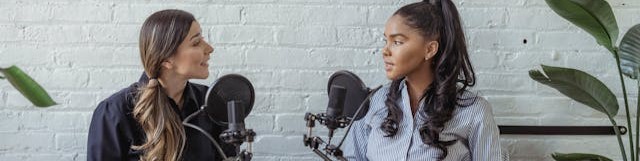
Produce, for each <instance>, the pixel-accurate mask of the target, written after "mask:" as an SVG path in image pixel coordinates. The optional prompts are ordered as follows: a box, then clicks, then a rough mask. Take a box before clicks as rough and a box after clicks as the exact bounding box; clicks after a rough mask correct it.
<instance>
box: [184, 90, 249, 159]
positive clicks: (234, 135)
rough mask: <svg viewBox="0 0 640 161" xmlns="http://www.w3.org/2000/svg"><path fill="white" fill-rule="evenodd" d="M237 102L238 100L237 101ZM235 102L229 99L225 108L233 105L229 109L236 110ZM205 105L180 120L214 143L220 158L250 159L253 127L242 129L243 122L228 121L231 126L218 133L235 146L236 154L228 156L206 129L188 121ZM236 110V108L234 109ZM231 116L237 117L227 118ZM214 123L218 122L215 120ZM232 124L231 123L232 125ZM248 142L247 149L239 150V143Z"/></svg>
mask: <svg viewBox="0 0 640 161" xmlns="http://www.w3.org/2000/svg"><path fill="white" fill-rule="evenodd" d="M238 103H239V102H238ZM236 104H237V102H235V101H229V102H228V103H227V108H231V106H232V107H233V109H231V110H236V108H235V107H236V106H237V105H236ZM204 108H205V106H201V107H200V110H198V111H196V112H194V113H193V114H191V115H189V116H187V118H185V119H184V120H183V121H182V124H183V125H184V126H186V127H190V128H193V129H196V130H198V131H199V132H200V133H202V134H203V135H205V136H206V137H207V138H208V139H209V140H210V141H211V142H212V143H213V145H214V147H215V148H216V150H217V151H218V153H220V156H222V160H224V161H250V160H251V158H252V157H253V153H252V143H253V141H254V137H255V136H256V133H255V132H254V131H253V129H244V123H237V122H234V123H229V125H230V126H232V128H229V129H228V130H225V131H224V132H222V133H221V134H220V139H221V140H222V141H224V142H226V143H230V144H233V145H234V146H235V149H236V154H238V156H235V157H228V156H227V155H226V154H225V153H224V150H222V146H220V144H219V143H218V142H217V141H216V140H215V139H214V138H213V137H212V136H211V134H209V133H208V132H207V131H205V130H204V129H202V128H200V127H198V126H196V125H194V124H191V123H189V121H191V120H192V119H193V118H194V117H195V116H197V115H198V114H200V113H202V112H203V111H204ZM236 111H237V110H236ZM231 118H234V119H235V118H238V117H235V116H230V117H229V119H230V120H231ZM216 124H219V123H217V122H216ZM232 124H233V125H232ZM245 141H246V142H248V145H247V149H248V150H242V151H240V145H241V144H242V143H243V142H245Z"/></svg>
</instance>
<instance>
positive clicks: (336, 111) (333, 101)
mask: <svg viewBox="0 0 640 161" xmlns="http://www.w3.org/2000/svg"><path fill="white" fill-rule="evenodd" d="M346 94H347V89H346V88H344V87H342V86H338V85H332V86H331V90H330V92H329V104H328V105H327V111H326V116H327V120H326V121H327V123H326V126H327V128H328V129H329V137H332V136H333V131H334V130H335V129H336V128H338V127H340V123H339V122H338V119H339V117H341V116H342V111H343V110H344V98H345V96H346Z"/></svg>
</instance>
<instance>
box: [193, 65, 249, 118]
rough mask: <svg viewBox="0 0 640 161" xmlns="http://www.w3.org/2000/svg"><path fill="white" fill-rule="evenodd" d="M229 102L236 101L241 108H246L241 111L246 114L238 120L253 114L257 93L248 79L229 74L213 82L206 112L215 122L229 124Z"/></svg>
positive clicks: (206, 101) (206, 99)
mask: <svg viewBox="0 0 640 161" xmlns="http://www.w3.org/2000/svg"><path fill="white" fill-rule="evenodd" d="M229 101H234V102H236V103H239V105H240V107H244V109H242V110H240V111H244V113H243V114H239V115H242V116H241V117H239V118H236V119H242V120H244V118H246V117H247V116H248V115H249V113H251V109H253V102H254V101H255V93H254V90H253V85H251V82H249V80H248V79H247V78H245V77H243V76H241V75H238V74H229V75H225V76H222V77H220V78H219V79H218V80H216V81H215V82H213V84H211V86H210V87H209V90H207V94H206V96H205V102H204V104H205V107H204V111H205V112H206V113H207V115H209V117H210V118H211V119H213V120H214V121H216V122H220V123H223V124H228V122H229V119H228V116H227V115H228V109H227V103H228V102H229Z"/></svg>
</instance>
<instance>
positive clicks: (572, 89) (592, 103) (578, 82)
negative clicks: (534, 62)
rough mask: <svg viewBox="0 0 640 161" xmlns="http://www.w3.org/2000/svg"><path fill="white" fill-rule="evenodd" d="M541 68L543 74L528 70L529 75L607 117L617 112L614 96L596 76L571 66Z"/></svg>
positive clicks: (544, 66) (543, 66) (616, 102)
mask: <svg viewBox="0 0 640 161" xmlns="http://www.w3.org/2000/svg"><path fill="white" fill-rule="evenodd" d="M542 70H543V71H544V74H543V73H542V72H540V71H538V70H530V71H529V77H531V78H532V79H533V80H535V81H538V82H540V83H542V84H545V85H547V86H549V87H552V88H555V89H556V90H558V91H560V93H562V94H564V95H566V96H568V97H569V98H571V99H573V100H575V101H578V102H580V103H582V104H585V105H587V106H589V107H591V108H593V109H595V110H597V111H600V112H602V113H604V114H606V115H607V116H609V118H613V117H614V116H616V115H617V114H618V101H617V100H616V96H615V95H614V94H613V92H611V90H610V89H609V88H607V86H606V85H604V83H602V82H601V81H600V80H598V79H597V78H595V77H593V76H591V75H589V74H587V73H585V72H583V71H580V70H576V69H571V68H562V67H552V66H546V65H542ZM545 75H546V76H545Z"/></svg>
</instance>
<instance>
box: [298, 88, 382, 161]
mask: <svg viewBox="0 0 640 161" xmlns="http://www.w3.org/2000/svg"><path fill="white" fill-rule="evenodd" d="M381 87H382V86H378V87H376V88H375V89H373V90H370V92H369V94H368V95H367V97H366V98H365V100H364V101H363V102H362V103H360V106H359V107H358V109H357V110H356V113H355V114H354V115H353V117H352V118H355V117H356V116H358V115H359V114H360V111H362V108H363V107H364V105H365V104H366V103H367V102H368V101H370V98H371V96H373V94H374V93H375V92H376V91H378V89H380V88H381ZM304 120H305V121H307V134H304V135H303V138H302V139H303V140H302V141H303V143H304V146H305V147H309V148H311V149H312V151H313V152H314V153H315V154H316V155H318V156H320V157H321V158H322V159H323V160H324V161H333V160H331V158H329V155H331V156H333V157H335V158H336V159H338V160H339V161H347V159H346V158H345V157H344V156H343V151H342V150H341V149H340V147H341V146H342V143H344V140H345V138H347V135H348V134H349V131H350V130H351V125H353V122H354V121H355V119H350V118H348V117H346V116H340V117H337V118H336V119H333V118H329V117H327V114H326V113H318V114H313V113H310V112H307V113H306V114H305V116H304ZM315 121H318V122H319V123H320V124H322V125H325V126H329V127H332V125H333V126H335V127H337V128H345V127H347V126H348V127H347V131H346V132H345V134H344V135H345V136H344V137H342V140H341V141H340V144H338V146H336V145H333V144H331V138H332V137H333V132H334V128H329V140H328V142H325V141H324V140H322V138H320V137H318V136H313V127H315V125H316V123H315ZM320 145H325V146H324V149H323V150H324V153H323V152H322V151H320V150H319V149H318V148H319V147H320ZM325 153H326V154H325ZM327 154H328V155H327Z"/></svg>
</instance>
